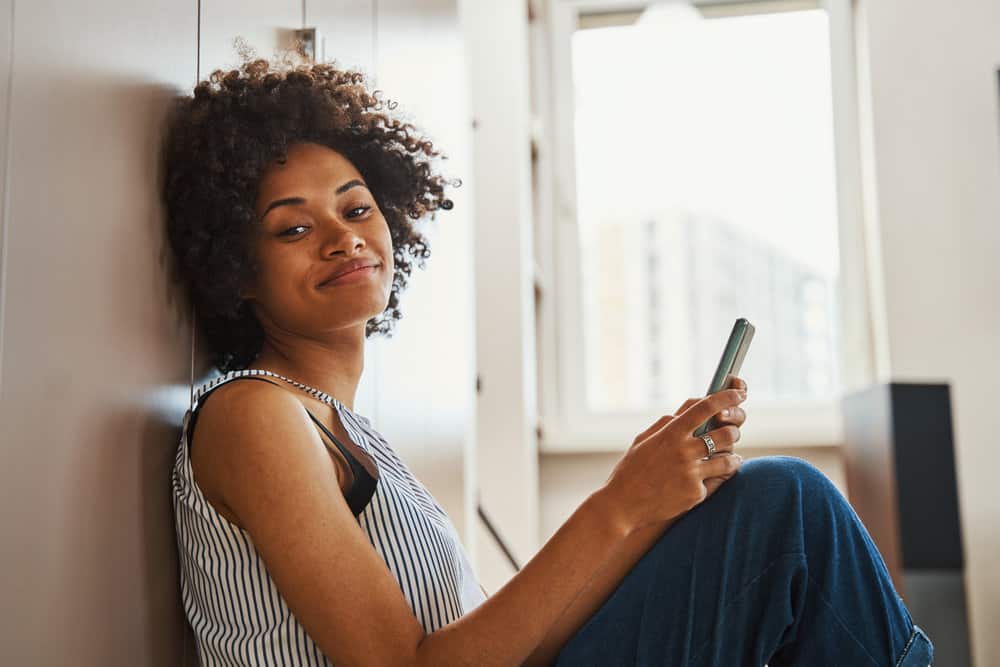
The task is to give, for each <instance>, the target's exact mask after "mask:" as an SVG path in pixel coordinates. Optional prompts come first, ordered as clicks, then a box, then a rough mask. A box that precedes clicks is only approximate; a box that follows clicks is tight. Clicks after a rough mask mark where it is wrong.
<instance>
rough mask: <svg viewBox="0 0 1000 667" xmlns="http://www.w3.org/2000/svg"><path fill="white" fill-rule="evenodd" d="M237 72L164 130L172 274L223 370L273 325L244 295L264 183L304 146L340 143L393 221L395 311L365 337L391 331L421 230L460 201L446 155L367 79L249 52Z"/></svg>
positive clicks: (183, 101) (204, 91) (204, 87)
mask: <svg viewBox="0 0 1000 667" xmlns="http://www.w3.org/2000/svg"><path fill="white" fill-rule="evenodd" d="M243 61H244V62H243V64H242V65H241V66H240V67H239V69H234V70H230V71H228V72H227V71H223V70H215V71H214V72H212V74H211V75H210V76H209V78H208V80H206V81H200V82H199V83H198V84H197V85H196V86H195V88H194V95H193V96H185V97H181V98H178V99H177V100H176V102H175V104H174V106H173V108H172V109H171V110H170V113H169V114H168V119H167V127H166V132H165V135H164V143H163V147H162V148H163V151H162V157H163V159H164V163H165V164H164V169H163V182H162V196H163V201H164V205H165V209H166V225H167V237H168V240H169V245H170V248H171V250H172V253H173V260H174V267H173V268H174V274H175V276H176V281H177V282H179V283H180V284H181V287H182V288H183V291H184V293H185V295H186V297H187V298H188V299H189V300H190V303H191V305H192V306H193V308H194V312H195V319H196V321H197V323H198V325H199V329H200V331H201V333H202V336H203V338H204V340H206V341H207V347H208V358H209V361H210V362H211V363H212V365H213V366H215V367H216V368H217V369H218V370H219V371H221V372H223V373H225V372H228V371H231V370H237V369H243V368H246V367H247V366H249V365H250V363H251V362H252V361H253V360H254V359H256V357H257V355H258V354H259V353H260V349H261V345H262V344H263V342H264V331H263V328H262V327H261V325H260V323H259V321H258V320H257V318H256V316H255V315H254V314H253V311H252V309H251V308H250V304H249V302H247V301H245V300H244V299H242V298H241V297H240V296H239V291H240V288H241V287H242V286H243V285H246V284H249V283H250V282H252V280H253V277H254V276H255V275H256V271H257V269H258V264H257V262H256V260H255V258H254V252H253V241H252V239H253V232H254V228H255V226H256V225H257V224H258V223H257V220H256V217H255V215H254V203H255V201H256V199H257V187H258V183H259V181H260V179H261V176H262V175H263V172H264V170H265V169H266V168H267V167H268V165H269V164H270V163H271V162H272V161H275V160H277V161H278V162H280V163H283V162H284V161H285V160H286V159H287V149H288V146H289V145H290V144H292V143H294V142H306V141H308V142H313V143H317V144H321V145H324V146H327V147H329V148H332V149H333V150H336V151H337V152H339V153H341V154H342V155H344V156H345V157H346V158H347V159H348V160H350V161H351V162H352V163H353V164H354V166H355V168H357V170H358V171H359V172H360V173H361V175H362V176H363V177H364V179H365V181H366V183H367V184H368V186H369V188H370V190H371V192H372V194H373V196H374V197H375V201H376V203H377V204H378V207H379V209H380V210H381V211H382V214H383V216H384V217H385V220H386V222H387V223H388V226H389V231H390V235H391V237H392V243H393V257H394V259H395V271H394V275H393V281H392V291H391V294H390V297H389V303H388V306H387V307H386V309H385V310H384V311H383V312H382V313H381V314H380V315H379V316H377V317H375V318H372V319H371V320H369V321H368V322H367V323H366V325H365V336H366V337H370V336H372V335H373V334H375V333H379V334H382V335H385V336H391V335H392V331H393V328H394V326H395V322H396V321H397V320H398V319H399V318H400V317H401V314H400V311H399V297H400V293H401V292H402V291H403V289H404V288H405V287H406V284H407V282H408V279H409V276H410V272H411V268H412V264H413V262H414V261H416V263H417V265H418V266H419V267H420V268H424V260H425V259H426V258H428V257H429V256H430V249H429V248H428V245H427V240H426V239H425V238H424V236H423V235H421V234H420V233H419V232H417V231H416V229H415V228H414V226H413V221H416V220H420V219H421V218H423V217H424V216H425V215H428V214H430V217H431V218H433V217H434V216H435V211H437V210H438V209H446V210H447V209H450V208H452V202H451V200H450V199H448V198H446V196H445V194H444V186H445V185H446V184H448V185H454V186H456V187H457V186H458V185H461V182H460V181H458V180H457V179H456V180H455V181H454V182H448V181H446V180H445V179H444V178H443V177H442V176H440V175H438V174H435V173H434V172H433V170H432V168H431V159H432V158H434V157H436V156H441V158H442V159H447V158H446V157H445V156H444V155H443V154H442V153H440V152H439V151H437V150H435V148H434V146H433V144H432V143H431V142H430V141H429V140H427V139H426V138H425V137H423V136H420V135H419V134H418V133H417V132H416V128H415V127H414V126H413V125H412V124H410V123H405V122H402V121H401V120H400V119H399V118H394V117H392V116H391V115H390V114H388V113H386V111H385V109H389V110H392V109H395V108H396V104H395V102H392V101H389V100H383V99H382V97H381V92H382V91H380V90H375V91H373V92H369V90H367V89H366V87H365V83H366V80H365V75H364V74H362V73H361V72H358V71H353V70H345V69H338V68H337V67H336V66H335V63H334V62H331V63H316V64H311V63H298V64H289V63H288V61H287V60H285V61H284V62H279V63H274V62H269V61H267V60H264V59H250V58H247V57H246V55H244V56H243Z"/></svg>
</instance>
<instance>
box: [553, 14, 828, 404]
mask: <svg viewBox="0 0 1000 667" xmlns="http://www.w3.org/2000/svg"><path fill="white" fill-rule="evenodd" d="M828 35H829V29H828V25H827V15H826V12H825V11H823V10H805V11H794V12H782V13H776V14H758V15H752V16H740V17H727V18H714V19H705V18H702V17H701V16H700V15H699V14H698V13H697V12H696V11H695V10H693V9H691V8H690V7H687V6H685V5H682V4H674V5H658V6H656V7H655V8H653V9H650V10H647V11H646V12H644V13H643V15H642V17H641V18H640V19H639V20H638V21H637V22H636V23H635V24H633V25H627V26H616V27H605V28H594V29H586V30H577V31H576V32H575V33H574V35H573V40H572V58H573V80H574V94H575V129H576V137H575V141H576V150H575V153H576V186H577V210H578V212H579V213H578V216H579V217H578V228H579V249H580V258H581V275H580V284H581V297H582V308H583V316H584V350H585V364H586V375H587V382H586V384H587V386H586V392H587V400H588V402H589V407H590V409H591V410H593V411H598V412H600V411H619V410H645V409H662V408H663V407H664V405H666V406H667V407H668V409H671V410H672V409H674V408H675V407H677V405H679V404H680V402H681V401H683V400H684V399H685V398H686V397H688V396H692V395H701V394H703V393H704V392H705V390H706V389H707V388H708V383H709V381H710V380H711V377H712V373H713V371H714V369H715V365H716V363H717V362H718V360H719V356H720V355H721V353H722V348H723V345H724V344H725V341H726V338H727V336H728V335H729V331H730V329H731V328H732V325H733V322H734V321H735V320H736V318H738V317H747V318H749V319H750V321H751V322H752V323H753V324H754V325H755V326H756V327H757V334H756V337H755V338H754V341H753V344H752V345H751V348H750V351H749V353H748V355H747V358H746V360H745V362H744V365H743V370H742V372H741V373H740V375H741V376H742V377H744V378H745V379H746V380H747V383H748V384H749V386H750V387H751V388H752V390H753V393H754V397H755V398H756V399H758V400H760V399H763V400H788V399H822V398H830V397H832V396H834V395H835V393H836V391H837V384H838V379H837V373H836V369H837V366H836V363H835V358H834V339H833V337H834V331H835V318H836V303H837V296H836V289H837V272H838V248H837V222H836V220H837V218H836V216H837V210H836V192H835V186H836V184H835V175H834V157H833V116H832V101H831V83H830V55H829V37H828Z"/></svg>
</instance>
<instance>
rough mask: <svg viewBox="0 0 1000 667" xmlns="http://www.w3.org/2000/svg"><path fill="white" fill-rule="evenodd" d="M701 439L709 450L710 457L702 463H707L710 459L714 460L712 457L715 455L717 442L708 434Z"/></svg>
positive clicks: (705, 458)
mask: <svg viewBox="0 0 1000 667" xmlns="http://www.w3.org/2000/svg"><path fill="white" fill-rule="evenodd" d="M699 437H700V438H701V439H702V441H703V442H704V443H705V447H706V448H707V449H708V456H706V457H704V458H703V459H702V461H707V460H708V459H710V458H712V456H713V455H714V454H715V440H712V436H710V435H709V434H707V433H706V434H705V435H702V436H699Z"/></svg>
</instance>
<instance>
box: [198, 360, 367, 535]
mask: <svg viewBox="0 0 1000 667" xmlns="http://www.w3.org/2000/svg"><path fill="white" fill-rule="evenodd" d="M244 379H245V380H260V381H262V382H267V383H268V384H273V385H274V386H276V387H280V386H281V385H279V384H278V383H276V382H271V381H270V380H265V379H264V378H259V377H252V376H245V377H237V378H233V379H232V380H228V381H227V382H223V383H222V384H220V385H219V386H218V387H213V388H212V389H210V390H208V391H207V392H205V393H204V394H203V395H202V396H201V397H200V398H199V399H198V407H197V408H195V409H194V412H193V413H192V414H191V420H190V421H189V422H188V432H187V440H188V451H189V452H190V448H191V445H192V442H191V434H192V433H194V425H195V422H196V421H198V411H199V409H200V408H201V406H202V405H204V404H205V400H206V399H207V398H208V397H209V396H210V395H211V393H212V392H213V391H215V390H216V389H218V388H219V387H221V386H223V385H226V384H228V383H229V382H234V381H236V380H244ZM306 412H307V413H308V414H309V417H310V418H311V419H312V420H313V421H314V422H316V425H317V426H319V427H320V429H322V431H323V433H325V434H326V437H328V438H329V439H330V440H331V441H332V442H333V444H334V445H336V446H337V449H339V450H340V453H341V454H343V455H344V458H345V459H347V463H348V464H349V465H350V466H351V472H352V473H353V475H354V480H353V481H352V482H351V486H350V488H349V489H348V490H347V493H345V494H344V499H345V500H347V506H348V507H350V508H351V513H352V514H353V515H354V516H355V518H357V516H358V515H359V514H361V512H363V511H364V509H365V507H367V506H368V503H369V502H370V501H371V499H372V496H373V495H375V487H376V485H377V484H378V468H376V467H375V466H374V463H373V464H372V468H373V470H375V475H374V476H373V475H372V474H371V473H370V472H369V471H368V469H367V468H366V467H365V466H364V465H362V464H361V462H360V461H358V459H357V458H356V457H355V456H354V454H352V453H351V450H349V449H348V448H347V447H346V446H344V443H342V442H341V441H340V440H338V439H337V438H336V437H335V436H334V435H333V433H330V429H328V428H327V427H326V426H324V425H323V423H322V422H320V420H318V419H317V418H316V416H315V415H314V414H313V413H312V412H309V410H308V409H306Z"/></svg>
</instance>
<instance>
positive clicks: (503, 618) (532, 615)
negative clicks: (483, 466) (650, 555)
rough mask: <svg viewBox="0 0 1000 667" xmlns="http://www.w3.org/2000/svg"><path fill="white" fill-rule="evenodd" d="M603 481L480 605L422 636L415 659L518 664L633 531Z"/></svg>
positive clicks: (425, 662)
mask: <svg viewBox="0 0 1000 667" xmlns="http://www.w3.org/2000/svg"><path fill="white" fill-rule="evenodd" d="M605 493H606V492H605V489H604V488H603V487H602V488H601V489H598V490H597V491H595V492H594V493H592V494H591V495H590V496H588V497H587V499H586V500H584V502H583V503H582V504H581V505H580V506H579V507H578V508H577V509H576V511H574V512H573V514H572V515H571V516H570V518H569V519H568V520H567V521H566V522H565V523H564V524H563V525H562V526H560V528H559V530H557V531H556V533H555V534H554V535H553V536H552V537H551V538H550V539H549V540H548V541H547V542H546V543H545V545H544V546H543V547H542V548H541V549H540V550H539V551H538V553H536V554H535V556H534V557H533V558H532V559H531V560H530V561H528V563H527V564H526V565H525V566H524V567H523V568H521V570H520V571H519V572H518V573H517V574H516V575H514V576H513V577H512V578H511V579H509V580H508V581H507V583H506V584H504V585H503V586H502V587H501V588H500V589H499V590H497V591H496V592H495V593H493V595H491V596H490V597H489V598H488V599H487V600H486V601H485V602H483V603H482V604H481V605H479V606H478V607H476V608H475V609H473V610H472V611H470V612H468V613H467V614H465V615H464V616H462V617H461V618H459V619H458V620H456V621H454V622H452V623H449V624H448V625H447V626H445V627H443V628H441V629H439V630H437V631H435V632H433V633H431V634H429V635H426V636H425V637H424V639H423V640H422V641H421V643H420V645H419V647H418V648H417V664H418V665H435V666H438V665H477V666H480V665H482V666H484V667H485V666H487V665H519V664H522V663H523V662H524V661H525V660H527V659H528V657H529V656H530V655H531V654H532V652H533V651H535V650H536V648H537V647H538V646H539V645H540V644H541V643H542V642H543V640H545V638H546V637H548V636H549V635H550V634H551V633H552V630H553V628H554V627H555V626H556V623H557V621H558V620H559V619H560V617H562V616H563V615H564V612H566V610H567V609H568V608H569V607H570V606H571V605H572V604H573V603H574V601H575V600H577V599H578V598H579V596H580V595H581V594H582V592H583V591H584V590H585V588H586V587H587V584H588V583H589V582H590V581H591V580H592V579H593V578H594V576H595V575H596V573H597V572H598V571H600V569H601V567H602V565H603V564H604V563H605V562H606V561H607V560H608V559H609V558H612V557H613V555H614V553H615V551H616V549H618V548H619V547H620V546H621V544H622V543H623V542H624V541H625V539H626V537H627V535H628V533H629V531H628V529H627V527H626V526H625V525H624V523H623V522H621V521H620V520H618V518H617V517H616V516H614V515H613V514H612V513H611V511H612V508H613V507H616V505H615V504H614V503H611V502H608V499H607V498H606V496H605Z"/></svg>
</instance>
